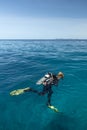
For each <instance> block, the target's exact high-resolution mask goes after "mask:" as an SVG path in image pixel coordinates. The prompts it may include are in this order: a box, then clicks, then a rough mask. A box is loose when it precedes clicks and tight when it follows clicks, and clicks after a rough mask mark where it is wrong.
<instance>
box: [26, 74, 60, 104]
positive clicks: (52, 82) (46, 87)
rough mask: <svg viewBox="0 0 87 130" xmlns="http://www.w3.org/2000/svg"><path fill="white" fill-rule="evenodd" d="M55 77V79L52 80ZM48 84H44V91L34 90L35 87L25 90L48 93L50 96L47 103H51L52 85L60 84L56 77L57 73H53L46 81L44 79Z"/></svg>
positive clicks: (40, 93)
mask: <svg viewBox="0 0 87 130" xmlns="http://www.w3.org/2000/svg"><path fill="white" fill-rule="evenodd" d="M52 78H53V80H51V79H52ZM44 82H45V83H46V84H45V85H44V84H43V90H42V92H38V91H37V90H34V89H32V88H31V89H29V90H25V92H28V91H32V92H34V93H37V94H39V95H44V94H46V93H47V94H48V95H47V97H48V101H47V105H51V96H52V93H53V91H52V85H55V86H56V85H58V79H57V77H56V75H53V74H52V75H51V76H50V77H49V78H47V79H46V80H45V81H44Z"/></svg>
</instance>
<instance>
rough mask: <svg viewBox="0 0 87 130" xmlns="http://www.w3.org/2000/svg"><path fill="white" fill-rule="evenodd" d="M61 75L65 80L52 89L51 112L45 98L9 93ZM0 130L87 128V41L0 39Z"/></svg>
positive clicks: (83, 129)
mask: <svg viewBox="0 0 87 130" xmlns="http://www.w3.org/2000/svg"><path fill="white" fill-rule="evenodd" d="M59 71H62V72H63V73H64V75H65V77H64V80H63V81H62V80H61V81H60V82H59V85H58V87H53V91H54V93H53V96H52V104H53V105H55V106H56V107H57V108H58V109H59V111H60V112H59V113H55V112H53V111H52V110H50V109H49V108H47V106H46V101H47V95H45V96H42V97H41V96H38V95H37V94H35V93H30V92H29V93H25V94H22V95H19V96H13V97H12V96H10V95H9V93H10V91H12V90H14V89H18V88H25V87H28V86H31V87H33V88H35V89H37V90H39V91H41V90H42V86H37V85H36V81H37V80H38V79H40V78H41V77H42V76H43V75H44V74H45V73H46V72H53V73H56V74H57V73H58V72H59ZM0 130H87V41H86V40H1V41H0Z"/></svg>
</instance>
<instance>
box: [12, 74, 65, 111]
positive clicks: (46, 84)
mask: <svg viewBox="0 0 87 130" xmlns="http://www.w3.org/2000/svg"><path fill="white" fill-rule="evenodd" d="M63 78H64V74H63V73H62V72H59V73H58V74H57V75H55V74H52V73H47V74H46V75H45V76H44V77H42V78H41V79H40V80H39V81H37V83H36V84H37V85H41V84H42V85H43V90H42V91H41V92H39V91H38V90H35V89H33V88H31V87H27V88H24V89H18V90H13V91H12V92H10V95H11V96H13V95H19V94H22V93H24V92H34V93H37V94H38V95H45V94H48V95H47V97H48V100H47V106H48V107H49V108H51V109H53V110H55V111H56V112H58V110H57V109H56V108H55V107H54V106H52V105H51V96H52V94H53V91H52V86H58V82H59V80H60V79H63Z"/></svg>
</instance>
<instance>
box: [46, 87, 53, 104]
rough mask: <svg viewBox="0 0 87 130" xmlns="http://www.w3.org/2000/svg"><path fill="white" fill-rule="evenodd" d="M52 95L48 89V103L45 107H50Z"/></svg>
mask: <svg viewBox="0 0 87 130" xmlns="http://www.w3.org/2000/svg"><path fill="white" fill-rule="evenodd" d="M52 93H53V91H52V89H50V90H49V92H48V101H47V105H48V106H49V105H50V106H51V96H52Z"/></svg>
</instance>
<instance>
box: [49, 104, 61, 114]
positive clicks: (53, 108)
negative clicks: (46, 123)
mask: <svg viewBox="0 0 87 130" xmlns="http://www.w3.org/2000/svg"><path fill="white" fill-rule="evenodd" d="M48 107H49V108H50V109H51V110H53V111H55V112H59V110H58V109H57V108H56V107H54V106H51V105H48Z"/></svg>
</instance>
